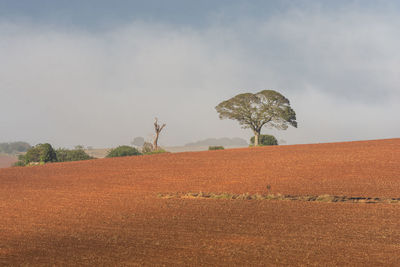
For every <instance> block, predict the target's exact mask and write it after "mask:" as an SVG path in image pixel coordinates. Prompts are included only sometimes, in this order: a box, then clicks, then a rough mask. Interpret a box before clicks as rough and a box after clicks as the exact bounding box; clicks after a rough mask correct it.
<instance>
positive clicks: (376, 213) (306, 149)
mask: <svg viewBox="0 0 400 267" xmlns="http://www.w3.org/2000/svg"><path fill="white" fill-rule="evenodd" d="M267 185H270V186H271V191H272V193H283V194H294V195H313V194H316V195H318V194H330V195H347V196H367V197H400V139H391V140H378V141H364V142H348V143H335V144H315V145H296V146H279V147H263V148H246V149H232V150H225V151H209V152H208V151H206V152H193V153H180V154H162V155H152V156H139V157H127V158H114V159H100V160H91V161H85V162H70V163H55V164H48V165H44V166H35V167H19V168H8V169H1V170H0V214H1V216H0V240H1V241H0V265H2V264H5V265H21V264H26V263H30V264H33V265H50V264H55V265H76V264H81V265H82V264H86V265H99V264H103V265H115V264H119V265H128V264H131V265H135V264H136V265H143V264H145V265H155V264H158V265H176V264H182V265H183V264H185V265H232V264H237V265H344V264H346V265H360V266H362V265H392V266H396V265H399V264H400V243H399V240H400V223H399V222H400V205H391V204H349V203H316V202H312V203H311V202H295V201H294V202H287V201H263V200H259V201H257V200H215V199H159V198H157V197H156V195H157V193H158V192H178V191H182V192H186V191H203V192H232V193H244V192H250V193H253V192H266V188H267Z"/></svg>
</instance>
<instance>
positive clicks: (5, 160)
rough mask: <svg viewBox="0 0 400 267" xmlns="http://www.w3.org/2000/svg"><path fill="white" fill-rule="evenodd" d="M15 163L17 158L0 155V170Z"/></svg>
mask: <svg viewBox="0 0 400 267" xmlns="http://www.w3.org/2000/svg"><path fill="white" fill-rule="evenodd" d="M17 161H18V159H17V157H13V156H9V155H0V168H7V167H11V166H12V165H13V164H14V163H15V162H17Z"/></svg>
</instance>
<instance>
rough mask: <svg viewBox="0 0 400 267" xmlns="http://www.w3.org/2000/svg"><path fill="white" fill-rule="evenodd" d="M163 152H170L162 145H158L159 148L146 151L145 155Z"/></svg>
mask: <svg viewBox="0 0 400 267" xmlns="http://www.w3.org/2000/svg"><path fill="white" fill-rule="evenodd" d="M162 153H169V152H168V151H166V150H165V149H162V148H161V147H158V149H157V150H152V151H148V152H144V153H143V154H144V155H153V154H162Z"/></svg>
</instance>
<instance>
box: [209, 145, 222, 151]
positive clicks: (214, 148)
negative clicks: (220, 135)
mask: <svg viewBox="0 0 400 267" xmlns="http://www.w3.org/2000/svg"><path fill="white" fill-rule="evenodd" d="M224 149H225V148H224V147H223V146H209V147H208V150H224Z"/></svg>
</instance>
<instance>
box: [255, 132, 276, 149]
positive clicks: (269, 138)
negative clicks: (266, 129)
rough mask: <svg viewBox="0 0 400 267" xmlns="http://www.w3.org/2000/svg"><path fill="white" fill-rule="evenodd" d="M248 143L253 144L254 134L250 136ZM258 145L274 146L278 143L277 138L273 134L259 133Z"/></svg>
mask: <svg viewBox="0 0 400 267" xmlns="http://www.w3.org/2000/svg"><path fill="white" fill-rule="evenodd" d="M250 145H251V146H254V136H252V137H251V138H250ZM258 145H259V146H276V145H278V140H276V138H275V137H274V136H273V135H268V134H260V136H259V137H258Z"/></svg>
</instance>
